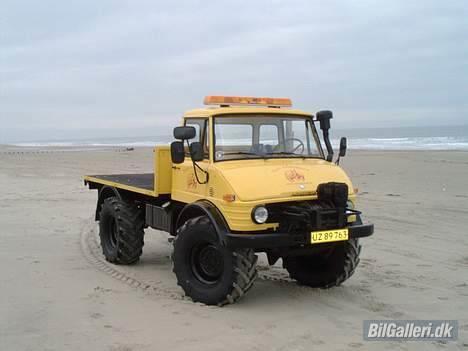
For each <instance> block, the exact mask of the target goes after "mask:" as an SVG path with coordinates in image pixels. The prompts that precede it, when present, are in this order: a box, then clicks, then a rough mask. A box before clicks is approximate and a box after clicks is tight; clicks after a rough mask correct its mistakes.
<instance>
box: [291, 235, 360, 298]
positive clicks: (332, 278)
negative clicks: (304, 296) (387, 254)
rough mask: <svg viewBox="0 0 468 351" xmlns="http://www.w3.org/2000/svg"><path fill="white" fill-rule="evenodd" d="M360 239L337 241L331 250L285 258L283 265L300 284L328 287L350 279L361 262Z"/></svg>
mask: <svg viewBox="0 0 468 351" xmlns="http://www.w3.org/2000/svg"><path fill="white" fill-rule="evenodd" d="M360 253H361V245H360V244H359V241H358V239H350V240H348V241H345V242H343V243H337V244H335V245H334V246H333V248H332V250H331V251H328V252H325V253H323V252H322V253H320V254H313V255H308V256H292V257H284V258H283V267H284V268H286V269H287V271H288V272H289V276H290V277H291V278H292V279H295V280H296V281H297V282H298V283H299V284H301V285H306V286H310V287H313V288H324V289H328V288H331V287H334V286H338V285H340V284H341V283H343V282H344V281H345V280H347V279H349V278H350V277H351V276H352V275H353V273H354V271H355V269H356V267H357V265H358V264H359V254H360Z"/></svg>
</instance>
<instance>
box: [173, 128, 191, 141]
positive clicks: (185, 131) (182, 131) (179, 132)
mask: <svg viewBox="0 0 468 351" xmlns="http://www.w3.org/2000/svg"><path fill="white" fill-rule="evenodd" d="M195 134H196V130H195V128H194V127H189V126H183V127H175V128H174V138H176V139H178V140H188V139H193V138H195Z"/></svg>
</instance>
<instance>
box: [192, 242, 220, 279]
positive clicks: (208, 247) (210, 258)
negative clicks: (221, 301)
mask: <svg viewBox="0 0 468 351" xmlns="http://www.w3.org/2000/svg"><path fill="white" fill-rule="evenodd" d="M192 269H193V273H194V274H195V276H196V277H197V279H198V280H200V281H201V282H203V283H209V284H213V283H215V282H216V281H217V280H218V279H219V278H220V276H221V274H222V273H223V256H222V254H221V252H220V251H219V249H218V248H217V247H216V246H215V245H213V244H204V245H200V246H198V247H196V248H195V249H194V250H193V251H192Z"/></svg>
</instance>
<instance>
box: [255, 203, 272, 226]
mask: <svg viewBox="0 0 468 351" xmlns="http://www.w3.org/2000/svg"><path fill="white" fill-rule="evenodd" d="M252 219H253V220H254V222H255V223H258V224H262V223H265V222H266V220H267V219H268V210H267V209H266V208H265V207H264V206H258V207H255V208H254V209H253V211H252Z"/></svg>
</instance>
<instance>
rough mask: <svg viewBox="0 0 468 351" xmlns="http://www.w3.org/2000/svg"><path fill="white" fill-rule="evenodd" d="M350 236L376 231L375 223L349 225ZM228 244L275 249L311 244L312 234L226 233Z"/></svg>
mask: <svg viewBox="0 0 468 351" xmlns="http://www.w3.org/2000/svg"><path fill="white" fill-rule="evenodd" d="M348 230H349V232H348V233H349V238H350V239H354V238H364V237H367V236H371V235H372V234H373V233H374V225H373V224H356V225H350V226H348ZM226 244H227V246H228V247H230V248H251V249H273V248H288V247H297V246H300V245H308V244H310V234H309V235H305V236H304V237H302V238H300V239H299V240H298V238H297V237H294V236H292V235H290V234H289V233H266V234H264V233H262V234H260V233H258V234H234V233H227V234H226Z"/></svg>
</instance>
